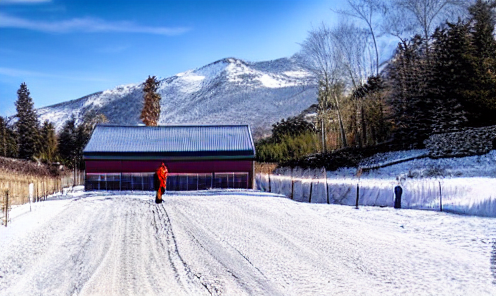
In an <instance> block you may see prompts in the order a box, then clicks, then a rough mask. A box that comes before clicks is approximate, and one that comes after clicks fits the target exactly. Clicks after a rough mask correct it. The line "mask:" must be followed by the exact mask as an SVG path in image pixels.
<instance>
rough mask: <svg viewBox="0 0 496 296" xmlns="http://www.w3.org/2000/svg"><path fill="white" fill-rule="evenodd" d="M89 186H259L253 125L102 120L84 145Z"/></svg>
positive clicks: (139, 187)
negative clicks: (159, 177) (161, 174)
mask: <svg viewBox="0 0 496 296" xmlns="http://www.w3.org/2000/svg"><path fill="white" fill-rule="evenodd" d="M83 158H84V161H85V164H86V173H85V189H86V190H153V189H154V186H153V183H154V172H155V170H156V169H157V168H158V167H159V166H160V165H161V163H162V162H164V163H165V165H166V166H167V167H168V169H169V176H168V178H167V190H204V189H208V188H253V172H254V158H255V146H254V144H253V138H252V135H251V130H250V127H249V126H248V125H164V126H117V125H97V126H96V128H95V130H94V131H93V134H92V135H91V139H90V141H89V142H88V144H87V145H86V147H85V148H84V151H83Z"/></svg>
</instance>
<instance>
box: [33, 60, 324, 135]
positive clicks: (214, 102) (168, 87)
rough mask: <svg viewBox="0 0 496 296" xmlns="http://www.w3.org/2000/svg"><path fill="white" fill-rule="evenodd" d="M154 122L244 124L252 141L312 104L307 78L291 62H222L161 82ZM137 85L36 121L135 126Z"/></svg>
mask: <svg viewBox="0 0 496 296" xmlns="http://www.w3.org/2000/svg"><path fill="white" fill-rule="evenodd" d="M158 92H159V93H160V95H161V96H162V100H161V102H160V107H161V114H160V119H159V123H160V124H168V123H176V124H185V123H191V124H249V125H250V126H251V127H252V130H253V131H254V134H255V136H261V135H264V134H267V133H268V132H270V128H271V126H272V124H274V123H275V122H277V121H280V120H281V119H283V118H287V117H290V116H296V115H298V114H300V112H301V111H303V110H305V109H307V108H308V107H309V106H311V105H312V104H314V103H316V92H317V88H316V85H315V83H314V82H313V80H312V79H311V75H310V73H308V72H307V71H305V70H304V69H302V68H301V67H300V66H299V65H298V64H297V63H295V62H294V60H292V59H290V58H282V59H277V60H272V61H263V62H246V61H244V60H241V59H238V58H234V57H228V58H224V59H221V60H218V61H215V62H213V63H210V64H208V65H206V66H203V67H200V68H197V69H194V70H189V71H185V72H182V73H179V74H176V75H174V76H172V77H168V78H165V79H163V80H161V83H160V87H159V89H158ZM142 108H143V92H142V86H141V84H139V83H138V84H130V85H122V86H118V87H115V88H113V89H110V90H105V91H103V92H99V93H95V94H93V95H91V96H86V97H84V98H81V99H78V100H73V101H69V102H65V103H61V104H57V105H54V106H48V107H45V108H41V109H38V114H39V117H40V120H41V121H43V120H45V119H48V120H51V121H52V122H54V123H55V126H56V127H57V129H58V130H60V129H61V128H62V126H63V124H64V122H65V121H66V120H68V119H69V118H70V117H71V116H73V115H74V116H75V117H77V119H78V118H83V116H84V115H85V114H87V113H88V112H97V113H102V114H104V115H105V116H106V117H107V118H108V119H109V121H110V123H113V124H127V125H135V124H138V123H140V122H141V121H140V119H139V115H140V112H141V109H142Z"/></svg>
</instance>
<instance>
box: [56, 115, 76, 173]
mask: <svg viewBox="0 0 496 296" xmlns="http://www.w3.org/2000/svg"><path fill="white" fill-rule="evenodd" d="M58 138H59V143H58V151H59V155H60V157H61V159H62V162H63V163H65V164H66V165H68V166H70V167H73V166H74V162H75V158H76V155H77V152H78V151H77V133H76V120H75V118H74V117H72V118H71V119H69V120H67V121H66V122H65V123H64V126H63V127H62V131H61V132H60V134H59V137H58Z"/></svg>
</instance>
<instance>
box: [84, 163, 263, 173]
mask: <svg viewBox="0 0 496 296" xmlns="http://www.w3.org/2000/svg"><path fill="white" fill-rule="evenodd" d="M164 163H165V165H166V166H167V168H168V170H169V172H170V173H213V172H250V173H251V172H252V168H253V161H251V160H238V161H236V160H217V161H211V160H209V161H164ZM161 164H162V161H156V160H150V161H115V160H87V161H86V173H113V172H115V173H121V172H122V173H148V172H155V171H156V170H157V169H158V168H159V167H160V165H161Z"/></svg>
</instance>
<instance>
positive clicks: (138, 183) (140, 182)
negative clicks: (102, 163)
mask: <svg viewBox="0 0 496 296" xmlns="http://www.w3.org/2000/svg"><path fill="white" fill-rule="evenodd" d="M153 175H154V173H122V181H121V190H155V188H154V186H153Z"/></svg>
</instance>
